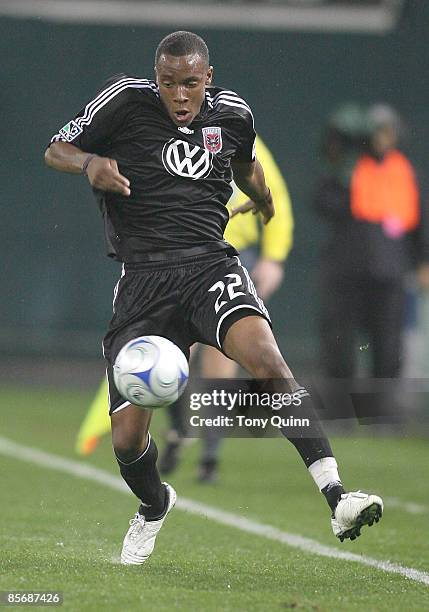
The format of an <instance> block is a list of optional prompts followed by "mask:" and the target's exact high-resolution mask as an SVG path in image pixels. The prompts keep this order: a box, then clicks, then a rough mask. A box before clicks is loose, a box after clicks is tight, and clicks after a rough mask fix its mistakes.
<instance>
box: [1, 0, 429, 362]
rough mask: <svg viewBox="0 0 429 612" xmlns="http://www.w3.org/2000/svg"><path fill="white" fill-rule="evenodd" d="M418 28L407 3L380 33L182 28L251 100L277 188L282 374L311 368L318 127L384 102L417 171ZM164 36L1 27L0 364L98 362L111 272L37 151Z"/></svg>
mask: <svg viewBox="0 0 429 612" xmlns="http://www.w3.org/2000/svg"><path fill="white" fill-rule="evenodd" d="M18 4H19V2H18V3H17V5H18ZM0 8H1V7H0ZM428 22H429V6H428V3H426V2H421V1H419V0H412V1H408V2H406V3H405V6H404V8H403V10H402V13H401V17H400V20H399V24H398V25H397V27H394V28H393V30H392V31H390V32H386V33H377V32H375V33H362V32H361V33H359V32H343V33H333V32H306V31H292V30H291V31H276V30H272V31H268V30H257V29H247V30H245V29H230V28H227V29H223V30H221V29H219V28H214V27H210V28H209V29H204V28H202V27H194V28H193V29H195V30H197V31H198V32H199V33H200V34H201V35H202V36H203V37H204V38H205V39H206V40H207V43H208V45H209V48H210V50H211V59H212V63H213V64H214V67H215V79H216V83H218V84H220V85H223V86H228V87H231V88H233V89H235V90H236V91H238V92H240V94H241V95H243V97H245V98H246V99H247V100H248V102H249V103H250V104H251V106H252V107H253V110H254V114H255V117H256V126H257V130H258V131H259V132H260V134H261V135H262V136H263V138H264V139H265V140H266V142H267V143H269V145H270V146H271V147H272V150H273V152H274V154H275V157H276V159H277V160H278V162H279V165H280V167H281V168H282V170H283V171H284V175H285V177H286V178H287V181H288V185H289V188H290V192H291V196H292V202H293V206H294V213H295V218H296V231H295V246H294V249H293V252H292V254H291V256H290V259H289V261H288V263H287V268H286V277H285V282H284V284H283V288H282V290H281V291H280V292H279V293H278V294H277V295H276V296H275V298H274V299H273V301H272V305H271V311H272V315H273V319H274V321H275V327H276V332H277V334H278V337H279V340H280V343H281V345H282V348H283V349H284V350H285V351H286V354H287V355H288V356H289V359H290V360H291V361H292V363H294V365H295V366H296V365H302V364H303V365H306V364H309V363H310V364H312V363H314V359H315V353H316V342H317V312H318V289H317V267H318V265H317V263H318V246H319V244H320V241H321V240H322V239H323V232H324V228H323V226H321V224H320V223H319V221H318V220H317V218H316V217H315V215H314V214H313V212H312V210H311V195H312V188H313V185H314V182H315V179H316V176H317V173H318V172H319V171H320V159H319V152H318V142H319V137H320V132H321V127H322V124H323V122H324V120H325V119H326V116H327V115H328V113H329V112H330V111H331V110H332V109H333V108H334V107H335V106H336V105H337V104H338V103H339V102H343V101H349V100H352V101H358V102H361V103H371V102H376V101H385V102H388V103H391V104H392V105H394V106H395V107H396V108H397V109H398V110H399V111H400V112H401V113H402V114H403V116H404V117H405V118H406V121H407V125H408V137H409V138H408V142H409V147H408V149H407V145H406V147H405V148H406V149H407V152H409V153H410V155H411V157H412V159H413V160H414V162H415V164H416V166H417V168H418V169H419V170H420V173H421V175H422V174H423V172H424V171H425V170H426V169H427V168H426V167H425V164H427V158H428V142H429V121H428V119H429V117H428V113H429V111H428V105H427V91H428V80H427V79H428V77H427V74H426V73H425V72H422V70H421V67H422V66H423V65H428V61H429V38H428V36H427V23H428ZM177 27H178V26H170V25H166V26H165V27H164V26H163V27H159V26H158V27H155V26H135V27H134V26H131V25H125V24H124V25H94V24H77V23H50V22H48V21H43V20H41V19H15V18H13V17H10V16H8V17H4V16H3V17H1V18H0V45H1V47H0V48H1V55H2V63H1V75H2V76H1V83H2V88H1V97H2V108H3V120H2V154H1V155H2V158H3V159H2V164H1V169H2V175H3V178H2V186H3V189H2V191H3V195H2V211H3V212H2V229H1V234H2V240H1V245H0V248H1V261H2V268H3V275H2V300H1V301H0V320H1V326H0V348H1V351H2V355H3V356H10V355H22V354H27V355H29V354H38V355H47V356H52V357H54V356H55V357H56V356H63V357H68V356H74V357H96V356H97V355H99V352H100V341H101V338H102V334H103V330H104V329H105V327H106V323H107V321H108V320H109V318H110V312H111V299H110V298H111V292H112V288H113V285H114V283H115V282H116V279H117V277H118V274H119V267H118V265H117V264H114V263H112V262H110V261H109V260H107V259H106V258H105V256H104V245H103V237H102V225H101V222H100V218H99V214H98V211H97V209H96V206H95V203H94V201H93V198H92V194H91V192H90V190H89V187H88V185H87V182H86V180H85V179H84V178H82V177H75V176H67V175H64V174H59V173H58V174H57V173H55V172H52V171H51V170H49V169H48V168H46V167H45V166H44V162H43V152H44V149H45V147H46V145H47V143H48V141H49V138H50V136H51V135H52V134H53V133H54V132H55V131H56V130H57V129H58V128H59V127H60V126H62V125H63V124H64V123H65V122H66V121H68V120H69V119H70V118H71V117H72V115H73V113H74V112H75V111H77V110H79V109H80V108H81V107H82V105H83V104H84V103H85V102H86V101H87V100H88V99H89V98H90V97H91V96H92V95H93V94H94V93H95V91H96V90H97V89H98V88H99V87H100V85H101V84H102V83H103V81H104V79H105V78H107V77H108V76H110V75H112V74H115V73H119V72H127V73H132V74H137V75H142V76H149V77H150V76H152V65H153V52H154V48H155V46H156V44H157V42H158V41H159V40H160V38H161V37H162V36H163V35H165V34H166V33H167V32H168V31H171V30H173V29H177ZM183 27H186V23H184V24H183Z"/></svg>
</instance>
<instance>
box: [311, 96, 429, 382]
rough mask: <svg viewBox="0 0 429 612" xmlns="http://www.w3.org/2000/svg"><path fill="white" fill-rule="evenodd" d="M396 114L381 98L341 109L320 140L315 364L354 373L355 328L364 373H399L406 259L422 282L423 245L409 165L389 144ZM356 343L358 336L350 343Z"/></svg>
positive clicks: (394, 136) (333, 372) (426, 253)
mask: <svg viewBox="0 0 429 612" xmlns="http://www.w3.org/2000/svg"><path fill="white" fill-rule="evenodd" d="M399 134H400V120H399V116H398V114H397V113H396V112H395V111H394V110H393V109H392V108H390V107H389V106H387V105H376V106H373V107H371V108H370V109H369V110H368V112H367V113H365V112H364V111H360V110H359V108H358V107H343V108H342V109H340V110H339V111H338V112H337V113H335V114H334V115H333V117H332V118H331V119H330V121H329V123H328V126H327V130H326V131H325V135H324V141H323V154H324V158H325V161H326V162H327V165H328V169H327V172H326V174H325V176H324V177H323V178H322V180H321V181H320V184H319V186H318V189H317V193H316V196H315V206H316V209H317V211H318V213H319V214H320V216H321V217H323V218H324V219H325V220H326V221H327V222H328V223H329V226H330V228H329V229H330V236H329V238H328V240H327V242H326V244H325V246H324V249H323V251H322V254H321V289H322V302H321V366H322V370H323V373H324V374H325V375H326V376H328V377H332V378H352V377H353V376H354V375H355V374H356V366H357V356H358V354H359V343H360V344H362V336H361V335H360V334H361V333H362V332H364V334H365V336H366V338H365V340H366V341H367V343H368V344H367V345H366V344H364V346H368V348H369V350H370V354H371V357H372V363H371V372H370V374H371V375H372V376H373V377H374V378H396V377H398V376H399V375H400V371H401V355H402V328H403V315H404V276H405V274H406V273H407V272H408V271H409V270H410V269H411V268H412V267H413V266H415V265H416V264H418V265H417V267H418V268H419V277H420V279H421V282H422V283H423V284H424V285H426V286H428V284H429V283H428V271H429V263H428V262H429V249H428V240H427V230H426V229H425V228H424V226H423V224H422V217H423V216H424V215H422V213H423V212H424V211H422V208H421V201H420V195H419V187H418V184H417V180H416V178H415V172H414V169H413V167H412V165H411V163H410V162H409V160H408V159H407V158H406V157H405V155H404V154H403V153H401V152H400V151H399V150H398V149H397V145H398V140H399ZM359 341H360V342H359Z"/></svg>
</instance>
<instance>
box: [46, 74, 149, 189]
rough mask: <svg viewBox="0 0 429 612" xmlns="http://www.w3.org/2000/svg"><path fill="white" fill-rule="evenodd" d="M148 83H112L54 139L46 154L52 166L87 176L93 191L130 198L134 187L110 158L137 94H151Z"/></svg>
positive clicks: (122, 78)
mask: <svg viewBox="0 0 429 612" xmlns="http://www.w3.org/2000/svg"><path fill="white" fill-rule="evenodd" d="M151 88H152V84H151V82H150V81H148V80H147V79H138V78H134V77H128V76H127V75H119V76H115V77H112V78H111V79H109V80H108V81H107V82H106V83H105V85H104V86H103V87H102V89H101V90H100V91H99V92H98V93H97V94H96V96H95V97H94V98H93V99H92V100H90V101H89V102H88V103H87V104H86V106H85V107H84V108H83V109H82V110H81V111H80V112H79V113H78V114H77V115H76V116H75V117H74V119H72V120H71V121H69V122H68V123H67V124H66V125H65V126H64V127H62V128H61V129H60V130H59V131H58V133H57V134H55V135H54V136H53V137H52V139H51V143H50V146H49V148H48V149H47V150H46V152H45V161H46V163H47V164H48V166H50V167H52V168H55V169H56V170H60V171H61V172H69V173H72V174H82V173H84V174H86V175H87V176H88V179H89V182H90V183H91V185H92V187H94V188H96V189H99V190H101V191H109V192H114V193H119V194H121V195H124V196H129V195H130V183H129V181H128V179H127V178H126V177H125V176H123V175H122V174H121V173H120V172H119V169H118V164H117V162H116V160H114V159H111V158H110V157H106V152H107V151H108V150H110V149H111V143H112V142H113V141H114V139H115V136H116V134H117V133H119V132H120V130H121V127H122V126H123V125H124V124H126V122H127V118H128V113H129V112H130V110H131V109H132V107H133V104H136V103H140V104H141V99H140V96H138V100H137V99H136V96H135V95H133V92H135V90H141V91H150V90H151Z"/></svg>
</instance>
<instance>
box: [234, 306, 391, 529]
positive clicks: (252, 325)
mask: <svg viewBox="0 0 429 612" xmlns="http://www.w3.org/2000/svg"><path fill="white" fill-rule="evenodd" d="M223 349H224V351H225V353H226V354H227V355H228V356H229V357H230V358H231V359H233V360H234V361H236V362H237V363H239V364H240V365H241V366H242V367H243V368H245V369H246V370H247V371H248V372H249V373H250V374H251V375H252V376H254V377H255V378H260V379H270V380H273V381H275V380H279V379H286V380H287V381H288V386H289V390H290V392H292V393H298V392H299V397H300V401H301V405H300V413H302V414H303V415H305V416H306V417H307V418H308V419H309V422H310V425H311V428H310V431H311V434H310V436H308V435H307V436H306V437H304V436H303V435H302V433H300V432H294V433H292V434H291V432H290V431H289V430H285V429H284V430H282V433H283V435H284V436H285V437H287V439H288V440H289V441H290V442H291V443H292V444H293V445H294V446H295V448H296V449H297V451H298V452H299V454H300V455H301V458H302V459H303V461H304V463H305V465H306V466H307V469H308V470H309V472H310V474H311V476H312V477H313V479H314V481H315V483H316V485H317V486H318V488H319V490H320V491H321V492H322V493H323V495H324V496H325V498H326V501H327V502H328V505H329V507H330V509H331V512H332V518H331V521H332V529H333V531H334V534H335V535H336V536H337V537H338V538H339V539H340V540H341V541H343V540H344V539H346V538H350V539H351V540H354V539H355V538H357V537H358V536H359V535H360V530H361V528H362V527H363V525H369V526H371V525H372V524H373V523H374V522H378V520H379V519H380V517H381V515H382V513H383V502H382V500H381V498H380V497H378V496H377V495H368V494H366V493H361V492H360V491H357V492H355V493H346V492H345V490H344V488H343V485H342V482H341V479H340V476H339V474H338V466H337V462H336V460H335V458H334V454H333V452H332V449H331V445H330V444H329V441H328V439H327V438H326V436H325V433H324V431H323V428H322V424H321V422H320V420H319V417H318V414H317V412H316V410H315V408H314V406H313V403H312V400H311V397H310V394H309V393H308V392H307V390H306V389H303V388H302V387H301V386H300V385H299V384H298V383H297V382H296V381H295V380H294V378H293V375H292V372H291V371H290V369H289V367H288V366H287V364H286V362H285V360H284V359H283V357H282V355H281V353H280V350H279V348H278V346H277V343H276V341H275V338H274V336H273V333H272V331H271V328H270V326H269V324H268V323H267V321H266V320H265V319H263V318H262V317H259V316H246V317H244V318H242V319H239V320H238V321H236V322H234V323H233V324H232V325H231V327H230V328H229V330H228V331H227V333H226V336H225V340H224V344H223ZM273 384H275V383H274V382H273ZM272 390H273V391H275V389H272ZM280 391H283V389H280Z"/></svg>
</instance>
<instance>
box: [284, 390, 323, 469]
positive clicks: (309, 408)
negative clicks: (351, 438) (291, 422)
mask: <svg viewBox="0 0 429 612" xmlns="http://www.w3.org/2000/svg"><path fill="white" fill-rule="evenodd" d="M292 396H293V397H295V400H294V401H295V405H294V417H296V418H297V419H300V420H301V423H303V420H304V419H307V420H308V423H309V424H308V426H303V425H299V426H290V427H282V428H281V430H280V431H281V432H282V434H283V435H284V436H285V437H286V438H287V439H288V440H289V442H292V444H293V445H294V446H295V448H296V450H297V451H298V452H299V454H300V455H301V457H302V459H303V461H304V463H305V465H306V466H307V467H310V465H312V464H313V463H314V462H315V461H318V460H319V459H323V458H324V457H333V456H334V454H333V452H332V448H331V445H330V444H329V440H328V438H327V437H326V435H325V432H324V431H323V427H322V423H321V422H320V419H319V416H318V414H317V412H316V410H315V408H314V405H313V401H312V399H311V397H310V394H309V393H308V391H307V390H306V389H298V391H294V392H293V393H292ZM288 410H289V412H290V411H291V409H290V407H289V408H288Z"/></svg>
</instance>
